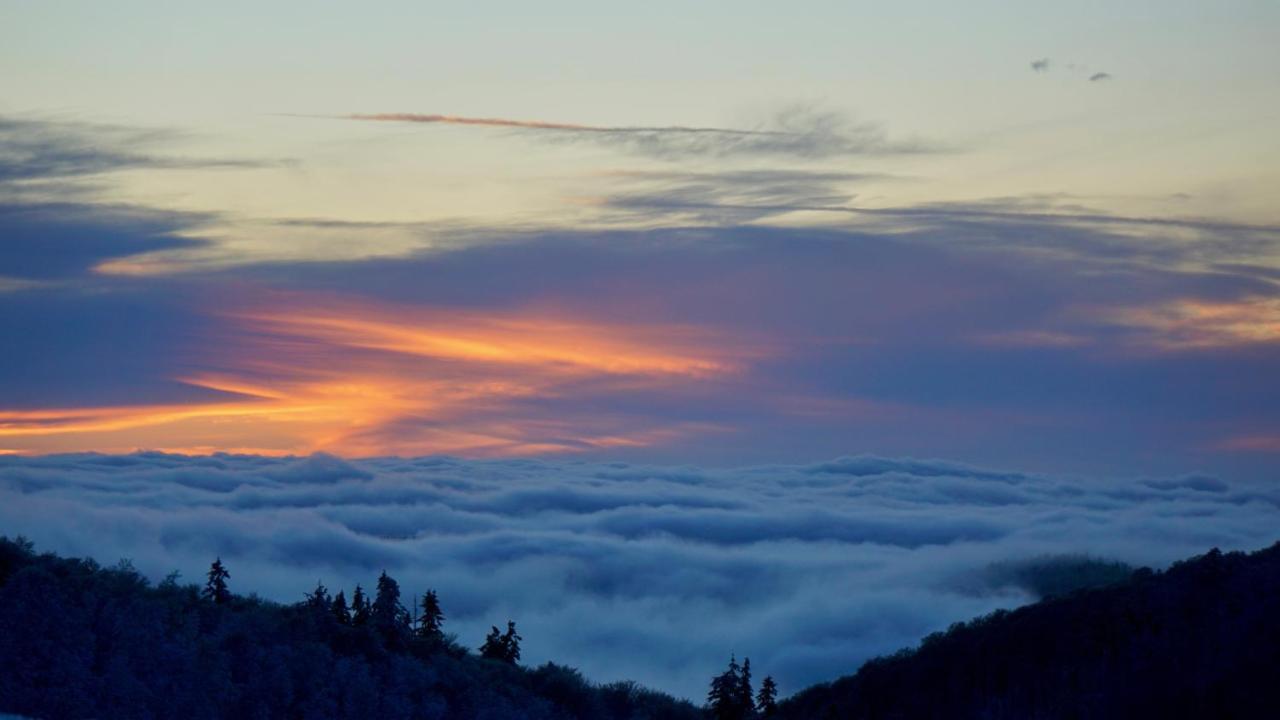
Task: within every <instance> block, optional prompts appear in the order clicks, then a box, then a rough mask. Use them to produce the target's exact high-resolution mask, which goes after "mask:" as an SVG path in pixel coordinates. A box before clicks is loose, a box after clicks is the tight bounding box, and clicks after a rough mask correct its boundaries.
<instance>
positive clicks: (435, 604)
mask: <svg viewBox="0 0 1280 720" xmlns="http://www.w3.org/2000/svg"><path fill="white" fill-rule="evenodd" d="M443 625H444V611H443V610H441V609H440V598H439V597H437V596H436V591H435V590H428V591H427V594H426V595H424V596H423V597H422V618H421V619H420V620H419V624H418V637H421V638H424V639H435V638H439V637H441V636H442V635H443V634H444V633H443V631H442V630H441V628H442V626H443Z"/></svg>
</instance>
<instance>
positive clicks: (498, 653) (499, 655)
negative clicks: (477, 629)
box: [480, 625, 506, 660]
mask: <svg viewBox="0 0 1280 720" xmlns="http://www.w3.org/2000/svg"><path fill="white" fill-rule="evenodd" d="M480 657H482V658H485V659H486V660H505V659H506V653H505V652H503V649H502V631H501V630H499V629H498V626H497V625H490V626H489V634H488V635H485V636H484V644H482V645H481V646H480Z"/></svg>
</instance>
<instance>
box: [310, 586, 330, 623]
mask: <svg viewBox="0 0 1280 720" xmlns="http://www.w3.org/2000/svg"><path fill="white" fill-rule="evenodd" d="M305 602H306V606H307V607H308V608H310V609H311V610H312V611H314V612H315V613H316V614H317V615H322V614H324V613H325V612H327V611H328V610H329V606H330V603H332V602H333V601H332V600H331V599H330V598H329V590H328V588H326V587H325V586H324V583H323V582H321V581H319V580H317V581H316V589H315V590H313V591H311V592H310V593H308V594H307V599H306V601H305Z"/></svg>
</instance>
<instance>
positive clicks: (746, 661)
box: [738, 657, 756, 717]
mask: <svg viewBox="0 0 1280 720" xmlns="http://www.w3.org/2000/svg"><path fill="white" fill-rule="evenodd" d="M753 695H754V691H753V690H752V689H751V658H749V657H744V658H742V670H741V672H740V673H739V675H738V707H739V708H742V717H750V716H751V715H752V714H753V710H754V709H755V706H756V703H755V699H754V698H753V697H752V696H753Z"/></svg>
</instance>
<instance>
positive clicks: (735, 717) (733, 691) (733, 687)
mask: <svg viewBox="0 0 1280 720" xmlns="http://www.w3.org/2000/svg"><path fill="white" fill-rule="evenodd" d="M741 693H742V677H741V669H740V668H739V667H738V660H737V658H735V657H733V656H730V657H729V667H728V668H727V669H726V670H725V671H724V672H722V673H720V674H719V675H717V676H715V677H714V678H712V679H711V688H710V690H708V691H707V709H708V710H709V711H710V713H711V717H712V718H713V719H714V720H742V718H743V712H742V702H741V699H742V698H741Z"/></svg>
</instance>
